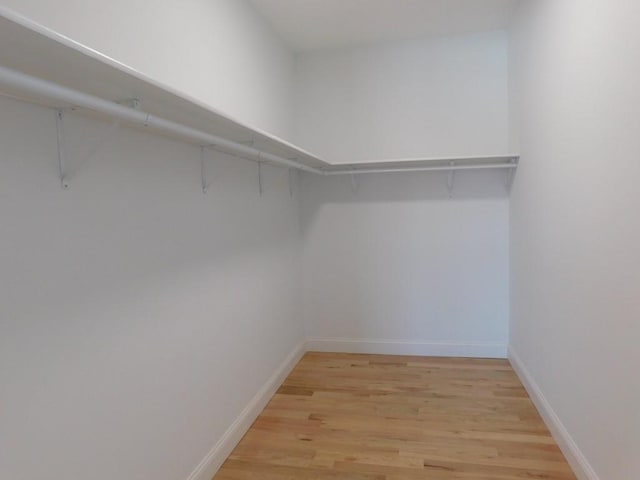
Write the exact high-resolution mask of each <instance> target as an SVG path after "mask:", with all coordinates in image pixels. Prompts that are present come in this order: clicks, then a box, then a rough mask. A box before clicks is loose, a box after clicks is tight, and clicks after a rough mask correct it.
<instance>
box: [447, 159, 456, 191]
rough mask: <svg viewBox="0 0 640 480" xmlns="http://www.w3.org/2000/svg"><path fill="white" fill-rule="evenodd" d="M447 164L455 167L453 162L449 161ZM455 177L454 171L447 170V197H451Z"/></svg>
mask: <svg viewBox="0 0 640 480" xmlns="http://www.w3.org/2000/svg"><path fill="white" fill-rule="evenodd" d="M449 166H451V167H455V166H456V164H455V162H449ZM455 179H456V171H455V170H453V169H451V170H449V176H448V177H447V191H448V192H449V198H452V197H453V182H454V181H455Z"/></svg>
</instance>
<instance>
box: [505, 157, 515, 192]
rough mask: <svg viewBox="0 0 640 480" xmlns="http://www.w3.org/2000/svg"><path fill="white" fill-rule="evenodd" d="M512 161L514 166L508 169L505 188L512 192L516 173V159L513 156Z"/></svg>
mask: <svg viewBox="0 0 640 480" xmlns="http://www.w3.org/2000/svg"><path fill="white" fill-rule="evenodd" d="M510 163H511V165H512V167H511V168H509V169H507V181H506V183H505V188H506V189H507V192H511V185H513V177H514V176H515V174H516V159H515V158H512V159H511V160H510Z"/></svg>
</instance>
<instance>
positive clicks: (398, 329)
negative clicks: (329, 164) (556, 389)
mask: <svg viewBox="0 0 640 480" xmlns="http://www.w3.org/2000/svg"><path fill="white" fill-rule="evenodd" d="M507 50H508V48H507V37H506V35H505V33H497V32H492V33H487V34H481V35H469V36H461V37H449V38H439V39H433V38H432V39H425V40H414V41H411V42H402V43H397V44H392V45H387V46H370V47H366V48H356V49H349V50H340V51H324V52H314V53H308V54H299V55H298V56H297V57H296V102H295V105H296V114H295V115H296V119H297V121H296V141H297V142H299V143H300V144H301V145H303V146H305V147H307V148H310V149H311V150H312V151H316V152H318V153H320V154H321V155H324V156H326V157H327V158H331V159H332V160H338V161H345V162H356V161H360V160H365V159H381V158H402V157H418V156H420V157H423V156H428V157H431V156H434V157H435V156H449V155H480V154H487V153H499V152H506V151H507V146H508V128H507V127H508V104H507V100H508V90H507V83H508V82H507V73H508V69H507ZM447 175H448V174H447V173H446V172H444V173H418V174H415V173H414V174H393V175H363V176H358V177H357V179H356V180H357V185H356V187H357V191H356V192H354V191H353V189H352V185H351V180H350V178H349V177H341V178H316V177H313V176H309V175H305V176H304V185H303V188H302V195H303V208H302V219H303V231H304V242H303V245H304V279H305V282H304V292H305V293H304V316H305V326H306V329H307V335H308V337H310V338H312V339H313V340H314V342H313V344H312V346H313V347H314V348H322V349H345V350H354V349H357V350H360V351H376V352H386V353H417V354H419V353H421V354H444V355H480V356H504V355H505V354H506V343H507V336H508V333H507V325H508V318H507V315H508V199H507V192H506V189H505V174H504V173H495V172H481V173H458V174H457V176H456V180H455V188H454V195H453V198H451V199H450V198H449V195H448V192H447V188H446V185H447Z"/></svg>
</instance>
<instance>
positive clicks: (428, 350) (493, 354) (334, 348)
mask: <svg viewBox="0 0 640 480" xmlns="http://www.w3.org/2000/svg"><path fill="white" fill-rule="evenodd" d="M307 351H318V352H340V353H374V354H380V355H421V356H435V357H469V358H507V346H506V345H504V344H500V343H458V342H419V341H418V342H416V341H412V340H385V339H355V338H308V339H307Z"/></svg>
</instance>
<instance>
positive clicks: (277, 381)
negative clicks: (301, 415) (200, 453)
mask: <svg viewBox="0 0 640 480" xmlns="http://www.w3.org/2000/svg"><path fill="white" fill-rule="evenodd" d="M305 345H306V343H305V342H302V343H300V344H299V345H298V346H297V347H296V348H295V349H294V350H293V351H292V352H291V353H290V354H289V355H288V356H287V358H286V359H285V360H284V362H282V364H281V365H280V367H279V368H278V369H277V370H276V372H275V373H274V374H273V375H272V376H271V377H270V378H269V380H267V381H266V382H265V384H264V385H263V386H262V388H260V390H258V392H257V393H256V394H255V395H254V397H253V398H252V399H251V401H250V402H249V404H248V405H247V406H246V407H245V408H244V410H242V412H241V413H240V415H238V417H237V418H236V419H235V421H234V422H233V423H232V424H231V426H230V427H229V428H228V429H227V431H226V432H224V434H223V435H222V437H221V438H220V439H219V440H218V441H217V442H216V444H215V445H214V446H213V448H212V449H211V450H210V451H209V453H208V454H207V455H206V456H205V457H204V458H203V459H202V461H201V462H200V464H198V466H197V467H196V468H195V470H194V471H193V472H192V473H191V475H189V477H188V478H187V480H211V479H212V478H213V476H214V475H215V474H216V472H217V471H218V469H219V468H220V467H221V466H222V464H223V463H224V461H225V460H226V459H227V457H228V456H229V455H230V454H231V452H232V451H233V449H234V448H235V447H236V445H237V444H238V443H239V442H240V440H241V439H242V437H243V436H244V434H245V433H246V432H247V430H249V428H250V427H251V425H252V424H253V422H254V421H255V419H256V418H258V415H260V413H261V412H262V410H263V409H264V408H265V407H266V406H267V403H269V400H271V397H273V395H274V394H275V393H276V391H277V390H278V388H279V387H280V385H282V383H283V382H284V380H285V379H286V378H287V376H288V375H289V373H290V372H291V370H293V367H295V366H296V364H297V363H298V362H299V361H300V359H301V358H302V356H303V355H304V353H305V352H306V348H305Z"/></svg>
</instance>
